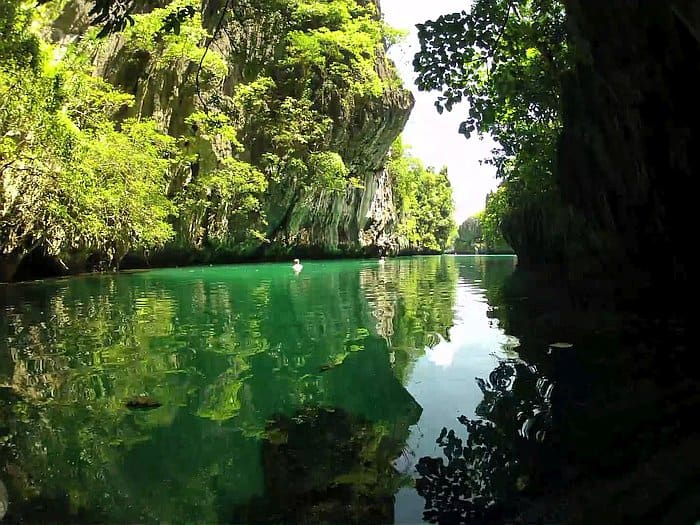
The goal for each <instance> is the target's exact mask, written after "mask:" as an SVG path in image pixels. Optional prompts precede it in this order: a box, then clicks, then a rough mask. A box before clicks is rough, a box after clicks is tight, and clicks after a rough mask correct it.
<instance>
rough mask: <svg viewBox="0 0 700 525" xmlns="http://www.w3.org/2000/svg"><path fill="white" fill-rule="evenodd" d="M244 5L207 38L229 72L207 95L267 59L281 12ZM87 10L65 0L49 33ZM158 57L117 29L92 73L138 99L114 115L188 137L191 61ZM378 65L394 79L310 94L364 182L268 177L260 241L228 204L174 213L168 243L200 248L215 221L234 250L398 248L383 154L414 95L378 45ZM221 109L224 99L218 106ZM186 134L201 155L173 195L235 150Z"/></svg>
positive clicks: (248, 153) (216, 8)
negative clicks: (302, 183)
mask: <svg viewBox="0 0 700 525" xmlns="http://www.w3.org/2000/svg"><path fill="white" fill-rule="evenodd" d="M222 5H223V2H220V1H219V0H206V1H205V2H204V10H203V17H202V25H203V26H204V27H205V28H206V29H207V30H209V31H212V30H213V28H214V27H215V26H216V23H217V21H218V17H219V13H220V8H221V7H222ZM245 9H246V8H241V13H239V14H238V15H237V16H235V17H231V18H232V19H231V20H230V21H229V22H228V23H229V26H228V27H227V30H226V31H222V32H221V33H220V36H219V37H218V39H217V42H215V43H214V46H212V47H215V48H216V49H217V52H218V53H220V54H222V55H224V58H225V60H226V62H227V65H228V69H229V71H228V75H227V77H226V78H225V79H224V80H223V82H221V83H220V84H217V85H216V86H214V87H212V86H207V85H206V80H205V81H203V82H202V88H203V91H204V96H203V98H204V100H205V101H207V100H208V101H209V102H207V104H216V103H217V102H216V100H218V98H222V99H226V98H227V97H231V96H232V94H233V93H234V90H235V88H236V86H237V85H239V84H240V83H241V82H242V81H244V79H245V78H246V75H248V78H250V75H249V74H248V73H247V70H248V69H251V68H253V69H254V68H255V67H257V66H258V65H260V64H264V63H265V62H266V61H269V60H272V58H273V56H274V53H275V49H278V47H279V45H280V38H281V37H280V34H281V30H280V28H281V27H282V25H281V24H282V23H283V21H282V20H280V18H279V16H278V15H276V14H275V13H266V14H264V16H261V15H260V13H256V15H255V16H253V14H250V13H247V12H246V11H245ZM145 10H147V9H145ZM85 11H86V9H85V5H84V2H83V0H71V1H70V2H69V3H68V5H67V7H66V8H65V10H64V12H63V14H62V15H61V16H60V17H59V19H58V20H57V21H56V22H55V24H54V27H53V28H52V30H51V35H52V37H53V38H54V39H55V40H56V41H59V42H70V41H71V40H72V39H73V38H74V35H73V34H72V33H73V32H76V31H83V30H84V28H85V24H86V20H85ZM158 58H159V57H155V56H151V54H149V53H148V52H145V51H138V52H134V51H133V50H131V48H130V47H129V45H128V42H127V41H126V39H125V36H124V35H114V36H112V37H110V38H109V39H108V40H107V42H105V43H103V44H102V45H100V46H99V47H98V48H97V50H96V52H95V54H94V56H93V58H92V62H93V65H94V72H95V74H96V75H98V76H100V77H102V78H104V79H106V80H107V81H108V82H110V83H111V84H113V85H115V86H117V87H119V88H120V89H122V90H124V91H126V92H128V93H131V94H133V95H134V97H135V99H136V103H135V105H134V106H133V107H132V108H130V109H128V110H126V111H125V112H124V114H123V115H121V117H124V118H126V117H152V118H154V119H155V120H156V121H157V122H158V123H159V124H160V126H161V128H162V129H163V130H164V131H166V132H167V133H168V134H170V135H173V136H184V137H188V136H191V135H192V131H191V130H190V129H188V126H187V124H186V123H185V119H186V117H187V116H188V115H190V114H191V113H193V112H194V111H199V110H202V109H203V104H202V100H201V99H200V97H199V96H198V94H197V89H196V86H195V82H194V78H195V74H196V70H197V63H195V62H193V61H192V60H190V59H188V58H183V59H182V60H177V61H175V62H172V63H170V64H169V65H168V67H167V68H163V67H162V65H161V64H159V62H158ZM375 70H376V71H377V73H378V75H379V77H380V78H381V79H382V80H390V79H391V80H392V82H386V83H385V88H384V90H383V92H382V94H381V96H372V95H365V96H362V97H361V96H357V95H355V96H354V98H352V99H350V100H347V98H343V96H344V94H343V93H332V92H331V93H330V94H329V95H328V96H327V97H326V96H323V97H320V102H318V101H317V102H316V106H319V107H317V108H316V109H317V110H319V111H320V112H321V113H322V114H324V115H327V116H328V117H330V118H331V120H332V126H331V131H330V135H331V138H330V143H331V145H332V148H333V149H334V150H335V151H337V152H338V153H339V154H340V155H341V157H342V158H343V161H344V163H345V165H346V166H347V167H348V168H349V170H350V174H351V175H352V176H353V177H354V178H355V179H357V180H359V181H361V186H362V187H356V186H352V185H348V187H347V188H346V189H345V190H344V191H333V192H331V191H328V190H325V189H315V188H308V187H306V188H301V187H296V186H295V185H293V184H291V185H290V184H289V183H279V184H277V185H276V184H275V183H274V182H271V183H270V187H269V188H268V191H267V194H266V199H265V207H266V209H265V210H264V211H265V215H266V216H267V220H268V226H267V231H266V232H264V233H265V236H266V237H267V241H260V242H259V243H258V244H257V246H256V245H253V244H250V243H248V244H247V245H246V246H245V247H242V244H241V243H239V242H238V239H239V238H240V231H237V230H236V228H238V230H240V229H244V228H245V227H246V226H248V225H245V224H237V225H236V224H233V223H231V222H229V221H227V219H226V213H225V210H222V211H221V213H219V211H217V210H214V211H213V213H212V215H213V216H214V217H216V218H220V219H221V221H223V222H221V223H219V224H218V225H213V224H210V222H211V221H208V220H206V219H204V218H203V217H201V216H180V217H179V218H178V223H177V224H176V225H175V230H176V239H175V240H174V242H173V244H174V245H175V246H177V248H178V250H180V251H182V250H185V251H188V250H190V251H192V252H197V251H198V250H201V249H202V246H203V244H205V242H204V240H205V239H207V238H209V231H208V228H218V231H221V228H222V227H224V228H228V229H229V230H230V232H229V233H230V235H229V237H230V240H229V241H227V244H229V245H230V246H231V247H232V250H231V251H232V253H235V255H236V256H241V257H246V256H250V255H254V254H255V255H261V254H264V253H267V254H270V255H281V254H286V253H289V252H292V251H294V250H302V251H310V252H313V253H314V254H315V255H324V254H325V255H332V254H341V253H348V254H361V253H374V252H377V251H378V250H392V249H396V248H397V247H398V243H397V240H396V239H395V238H394V234H393V229H394V225H395V223H396V220H397V217H396V213H395V209H394V204H393V202H394V198H393V193H392V187H391V181H390V179H389V177H388V175H387V174H386V173H385V171H384V163H385V158H386V155H387V152H388V151H389V148H390V147H391V144H392V143H393V141H394V140H395V139H396V137H397V136H398V135H399V134H400V133H401V131H402V130H403V127H404V126H405V124H406V121H407V120H408V117H409V114H410V111H411V109H412V107H413V97H412V95H411V93H410V92H408V91H406V90H405V89H403V88H402V87H400V82H393V80H394V79H396V73H395V71H393V65H392V64H391V63H390V62H389V61H388V60H387V58H386V57H385V55H384V53H383V51H379V52H377V56H376V57H375ZM390 86H397V87H390ZM217 95H220V96H221V97H217ZM212 100H214V102H212ZM224 104H225V103H224ZM221 109H222V110H224V111H226V110H227V109H228V108H226V107H223V106H222V107H221ZM188 142H189V146H188V152H192V153H193V154H194V155H195V156H196V157H197V159H198V160H197V161H196V163H195V164H193V165H192V169H191V170H185V171H184V172H182V173H179V174H177V175H176V176H175V177H174V178H173V180H172V181H171V183H170V188H169V191H170V193H171V194H173V195H175V194H177V193H179V192H182V191H183V190H184V188H186V187H187V185H188V184H190V183H191V182H192V181H193V179H194V178H195V177H197V176H198V174H201V173H206V172H208V171H211V170H214V169H216V168H217V167H219V166H220V165H221V162H222V160H224V159H225V158H227V157H230V156H233V155H234V150H233V147H232V145H231V144H228V143H226V142H222V141H220V142H218V143H211V142H204V141H201V140H199V139H198V138H197V137H192V140H191V141H189V140H188ZM242 142H243V143H244V146H246V148H245V151H243V152H238V153H235V155H236V156H237V157H238V158H240V159H241V160H250V159H251V158H252V157H255V156H256V155H258V156H259V154H260V152H259V151H253V150H254V149H255V147H254V146H251V145H250V144H249V143H246V141H245V140H243V141H242ZM250 142H253V143H254V141H250ZM225 204H226V203H222V206H223V205H225ZM217 205H218V204H217Z"/></svg>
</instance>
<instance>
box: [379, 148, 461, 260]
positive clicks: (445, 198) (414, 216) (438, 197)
mask: <svg viewBox="0 0 700 525" xmlns="http://www.w3.org/2000/svg"><path fill="white" fill-rule="evenodd" d="M388 170H389V174H390V175H391V180H392V189H393V194H394V204H395V206H396V210H397V213H398V216H399V225H398V235H399V237H400V238H401V239H402V241H403V243H404V244H405V245H406V247H407V248H408V250H409V251H417V252H423V251H427V252H442V251H444V250H446V249H448V248H449V247H450V245H451V243H452V240H453V239H454V236H455V233H456V225H455V222H454V201H453V199H452V187H451V185H450V181H449V179H448V177H447V168H444V167H443V168H442V169H441V170H440V172H439V173H436V172H435V170H434V168H432V167H428V168H425V167H424V166H423V164H422V163H421V162H420V160H418V159H416V158H415V157H411V156H410V155H408V154H407V151H406V148H405V146H404V145H403V143H402V141H401V139H400V138H399V139H397V140H396V142H395V143H394V145H393V146H392V149H391V152H390V157H389V164H388Z"/></svg>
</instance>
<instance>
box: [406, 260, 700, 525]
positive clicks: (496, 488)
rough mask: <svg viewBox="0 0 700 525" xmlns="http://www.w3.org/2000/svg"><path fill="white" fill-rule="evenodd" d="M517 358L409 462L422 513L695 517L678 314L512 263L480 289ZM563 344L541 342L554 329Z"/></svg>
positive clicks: (453, 517)
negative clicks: (471, 413) (546, 278)
mask: <svg viewBox="0 0 700 525" xmlns="http://www.w3.org/2000/svg"><path fill="white" fill-rule="evenodd" d="M486 294H487V296H488V297H489V301H490V304H491V312H492V316H493V317H494V318H495V319H497V320H498V322H499V323H500V324H501V326H504V327H506V328H507V330H508V331H509V333H510V334H513V335H517V337H518V340H519V345H518V347H517V351H518V355H517V357H516V356H513V357H507V358H502V359H499V362H498V364H497V366H496V367H495V368H494V369H493V371H492V372H491V373H490V374H489V375H488V376H486V377H482V378H477V380H476V381H477V384H478V386H479V388H480V390H481V392H482V395H483V398H482V401H481V402H480V403H479V405H478V407H477V409H476V411H475V412H476V414H475V415H476V416H477V417H467V416H465V415H461V416H460V417H458V418H456V419H457V420H455V421H453V422H452V423H451V424H449V425H448V426H446V427H444V428H443V429H442V430H441V431H440V432H439V433H438V432H436V433H435V435H434V438H436V444H437V446H438V447H439V453H438V454H431V455H426V456H423V457H421V458H420V459H419V461H418V462H417V464H416V469H417V471H418V472H419V478H418V480H417V483H416V487H417V490H418V492H419V493H420V494H421V496H422V497H423V498H424V503H425V504H424V519H425V520H426V521H430V522H432V523H441V524H453V523H479V524H497V523H533V524H534V523H557V524H563V523H577V524H578V523H580V524H587V523H607V524H616V523H619V524H623V523H649V524H651V523H654V524H657V523H665V524H679V525H680V524H686V523H695V522H696V521H697V520H698V518H700V497H699V496H700V479H698V477H697V472H700V437H699V436H698V434H697V424H696V421H695V419H696V418H695V415H694V414H695V413H696V409H697V406H698V402H699V401H700V397H699V396H698V393H697V392H698V388H697V387H698V382H697V380H698V378H697V376H696V374H695V373H694V372H693V370H694V369H695V368H694V365H692V362H693V356H692V352H690V351H689V347H688V338H687V334H686V330H685V322H684V321H683V319H684V317H685V315H686V314H685V312H678V313H674V312H673V311H672V310H671V309H670V308H668V305H655V306H656V307H654V306H649V305H646V306H647V307H648V308H647V307H645V308H642V307H643V306H645V305H643V304H639V303H638V304H635V305H632V306H634V307H635V309H634V310H632V309H630V308H629V306H630V305H629V304H627V305H624V306H621V305H619V304H616V303H615V302H614V301H613V300H610V298H609V299H608V301H607V302H596V300H595V299H594V296H590V297H588V298H587V300H586V301H583V302H582V301H579V300H574V299H573V297H577V299H578V298H580V296H579V295H576V296H571V295H570V294H569V293H568V290H566V289H564V288H561V289H552V288H551V287H550V288H547V287H546V286H542V283H541V282H537V281H533V280H532V278H531V276H527V275H524V274H516V275H515V276H514V277H513V278H511V279H510V280H509V281H508V282H507V283H506V286H500V287H498V288H497V289H496V290H492V289H489V288H488V283H487V289H486ZM564 337H565V338H566V339H565V340H567V341H571V342H573V343H574V344H573V346H572V347H571V348H567V347H566V346H559V347H557V346H554V347H553V346H551V345H550V344H548V343H552V342H554V341H557V340H561V339H562V338H564Z"/></svg>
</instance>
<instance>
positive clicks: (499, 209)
mask: <svg viewBox="0 0 700 525" xmlns="http://www.w3.org/2000/svg"><path fill="white" fill-rule="evenodd" d="M506 190H507V186H506V185H501V186H500V187H499V188H498V189H497V190H496V191H494V192H491V193H489V194H488V196H487V197H486V208H485V209H484V211H482V212H479V213H477V214H476V215H474V216H472V217H469V218H468V219H467V220H466V221H464V222H463V223H462V224H461V225H460V226H459V229H458V238H457V240H456V241H455V248H456V249H457V251H459V252H462V253H512V252H513V250H512V248H511V247H510V246H509V245H508V243H507V242H506V240H505V239H504V238H503V234H502V233H501V230H502V226H501V221H502V218H503V216H506V215H508V213H509V211H510V210H509V209H508V196H507V194H506Z"/></svg>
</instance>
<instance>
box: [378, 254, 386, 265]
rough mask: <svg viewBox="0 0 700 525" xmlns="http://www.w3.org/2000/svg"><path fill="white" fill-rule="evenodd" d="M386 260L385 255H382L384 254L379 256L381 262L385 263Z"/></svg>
mask: <svg viewBox="0 0 700 525" xmlns="http://www.w3.org/2000/svg"><path fill="white" fill-rule="evenodd" d="M385 262H386V259H385V258H384V256H383V255H382V256H381V257H380V258H379V264H384V263H385Z"/></svg>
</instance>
